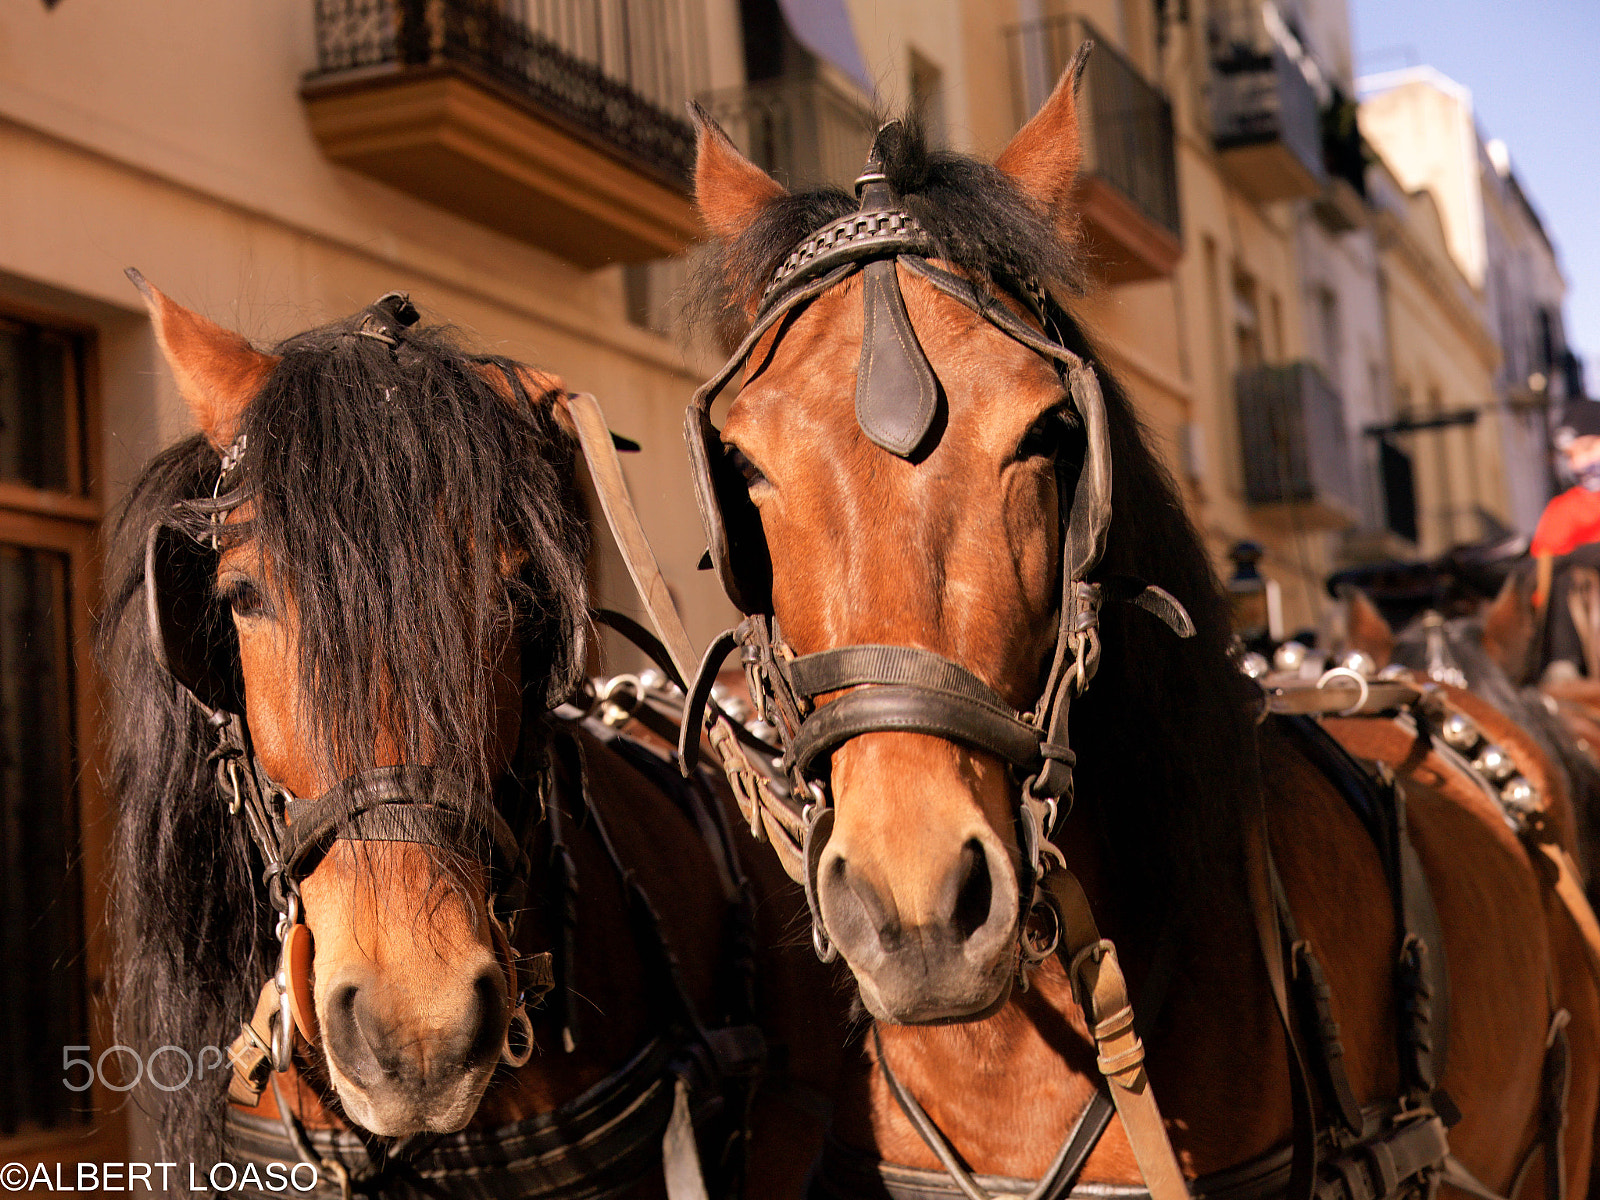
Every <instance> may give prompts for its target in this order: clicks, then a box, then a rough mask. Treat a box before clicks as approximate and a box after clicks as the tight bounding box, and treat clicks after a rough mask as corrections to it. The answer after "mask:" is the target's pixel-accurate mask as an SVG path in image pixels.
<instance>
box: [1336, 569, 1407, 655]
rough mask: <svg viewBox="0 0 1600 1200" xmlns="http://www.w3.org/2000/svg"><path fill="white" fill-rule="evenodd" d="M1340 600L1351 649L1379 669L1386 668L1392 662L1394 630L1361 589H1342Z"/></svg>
mask: <svg viewBox="0 0 1600 1200" xmlns="http://www.w3.org/2000/svg"><path fill="white" fill-rule="evenodd" d="M1340 596H1341V598H1342V599H1343V600H1344V602H1345V609H1346V616H1345V622H1346V635H1347V636H1348V638H1349V639H1350V648H1351V649H1352V650H1360V651H1361V652H1362V653H1364V654H1365V655H1366V656H1367V657H1368V658H1370V659H1372V661H1373V662H1374V663H1375V664H1376V665H1377V666H1378V667H1379V668H1380V669H1381V668H1383V667H1386V666H1388V665H1389V663H1390V662H1392V661H1393V660H1394V630H1392V629H1390V628H1389V622H1388V621H1385V620H1384V619H1383V614H1382V613H1381V612H1379V611H1378V606H1377V605H1376V604H1374V603H1373V602H1372V601H1371V600H1369V599H1368V598H1367V594H1366V593H1365V592H1363V591H1362V590H1361V589H1360V588H1356V587H1347V588H1342V589H1341V590H1340Z"/></svg>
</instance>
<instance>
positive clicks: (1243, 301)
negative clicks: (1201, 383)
mask: <svg viewBox="0 0 1600 1200" xmlns="http://www.w3.org/2000/svg"><path fill="white" fill-rule="evenodd" d="M1233 345H1234V355H1235V359H1234V361H1235V362H1236V363H1237V364H1238V366H1239V369H1240V370H1248V369H1249V368H1251V367H1259V366H1260V365H1261V364H1262V363H1263V362H1265V361H1266V352H1265V348H1264V347H1263V346H1262V338H1261V310H1260V309H1259V308H1258V307H1257V305H1256V281H1255V280H1254V279H1252V278H1251V277H1250V276H1249V275H1246V274H1245V273H1244V272H1242V271H1241V272H1239V273H1238V274H1236V275H1235V276H1234V277H1233Z"/></svg>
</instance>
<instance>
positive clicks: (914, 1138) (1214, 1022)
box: [839, 800, 1287, 1183]
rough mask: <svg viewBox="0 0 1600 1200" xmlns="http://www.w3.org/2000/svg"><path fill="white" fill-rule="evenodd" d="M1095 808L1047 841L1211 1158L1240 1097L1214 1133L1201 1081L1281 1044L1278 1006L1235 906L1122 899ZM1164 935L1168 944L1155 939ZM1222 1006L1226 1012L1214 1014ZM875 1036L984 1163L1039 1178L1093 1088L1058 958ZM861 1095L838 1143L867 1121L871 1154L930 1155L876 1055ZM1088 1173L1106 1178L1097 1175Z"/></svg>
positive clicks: (1179, 1112) (1262, 1101) (1273, 1093)
mask: <svg viewBox="0 0 1600 1200" xmlns="http://www.w3.org/2000/svg"><path fill="white" fill-rule="evenodd" d="M1111 802H1114V800H1113V801H1111ZM1096 817H1097V814H1096V813H1095V811H1094V805H1093V803H1092V802H1080V805H1079V807H1078V809H1077V811H1075V812H1074V813H1072V814H1071V815H1070V816H1069V817H1068V818H1066V819H1065V820H1064V821H1063V822H1062V825H1061V827H1060V828H1059V829H1058V832H1057V836H1056V841H1057V843H1058V845H1059V846H1060V848H1061V850H1062V853H1063V856H1064V858H1065V859H1066V863H1067V868H1068V869H1069V870H1071V871H1072V872H1073V873H1074V874H1075V875H1077V877H1078V879H1079V881H1080V882H1081V883H1082V884H1083V888H1084V891H1085V893H1086V894H1087V896H1088V898H1089V902H1090V906H1091V909H1092V910H1093V912H1094V914H1095V918H1096V921H1097V923H1098V924H1099V926H1100V931H1101V933H1102V935H1103V936H1105V937H1108V938H1110V939H1111V940H1112V942H1113V943H1114V944H1115V945H1116V946H1117V948H1118V959H1119V961H1120V962H1121V965H1122V967H1123V970H1124V973H1125V974H1126V976H1127V979H1128V985H1129V991H1130V994H1131V996H1132V998H1133V1003H1134V1008H1135V1011H1136V1012H1140V1013H1141V1025H1142V1026H1143V1025H1147V1024H1153V1031H1152V1032H1150V1033H1147V1034H1146V1038H1145V1041H1146V1050H1147V1053H1148V1055H1149V1058H1148V1063H1149V1069H1150V1074H1151V1077H1152V1081H1153V1084H1154V1086H1155V1087H1156V1089H1157V1095H1158V1097H1159V1099H1160V1102H1161V1104H1162V1106H1163V1111H1164V1112H1166V1113H1167V1114H1168V1115H1169V1116H1174V1115H1176V1116H1179V1117H1181V1118H1183V1119H1184V1120H1185V1121H1186V1123H1187V1127H1188V1129H1189V1131H1190V1134H1191V1136H1192V1137H1194V1138H1195V1144H1196V1145H1200V1146H1204V1147H1205V1148H1204V1149H1202V1151H1201V1153H1202V1154H1204V1155H1206V1156H1207V1157H1208V1159H1209V1158H1212V1157H1215V1158H1217V1159H1220V1160H1222V1161H1232V1159H1231V1158H1229V1155H1234V1157H1237V1155H1235V1154H1234V1152H1235V1150H1236V1146H1235V1145H1234V1144H1232V1143H1231V1142H1230V1140H1229V1139H1230V1138H1232V1137H1236V1136H1237V1131H1238V1128H1239V1126H1238V1124H1237V1122H1238V1120H1239V1118H1240V1116H1241V1109H1240V1107H1239V1106H1237V1105H1235V1106H1230V1108H1229V1113H1228V1119H1230V1120H1233V1121H1234V1122H1235V1124H1234V1125H1233V1126H1232V1127H1231V1128H1226V1129H1217V1130H1215V1132H1213V1131H1212V1129H1211V1126H1212V1124H1213V1120H1214V1119H1213V1118H1211V1117H1210V1116H1209V1115H1208V1110H1209V1109H1211V1108H1214V1107H1215V1103H1214V1100H1213V1099H1212V1097H1211V1096H1210V1095H1208V1092H1214V1090H1215V1081H1216V1072H1217V1068H1218V1064H1220V1063H1226V1064H1228V1065H1229V1067H1230V1068H1235V1067H1237V1066H1238V1065H1239V1062H1240V1059H1239V1054H1238V1052H1239V1050H1240V1048H1241V1047H1246V1048H1250V1052H1251V1053H1255V1052H1257V1051H1260V1050H1262V1049H1263V1048H1266V1047H1278V1046H1281V1041H1275V1040H1274V1039H1275V1038H1277V1037H1278V1036H1279V1035H1278V1026H1277V1021H1276V1015H1275V1013H1274V1010H1273V1008H1272V1001H1271V992H1270V990H1269V987H1268V984H1267V982H1266V977H1265V973H1264V971H1263V969H1262V967H1261V966H1260V953H1259V952H1258V951H1257V950H1256V939H1255V933H1254V930H1253V928H1252V926H1251V924H1250V919H1249V910H1248V908H1247V907H1245V906H1244V905H1243V904H1242V903H1241V904H1225V905H1219V906H1218V911H1217V913H1216V914H1215V915H1213V914H1208V915H1207V916H1208V919H1206V920H1204V921H1200V922H1194V923H1187V924H1182V925H1180V924H1177V923H1174V924H1172V925H1171V926H1170V927H1169V928H1166V929H1163V928H1155V927H1152V923H1151V922H1150V921H1149V920H1148V919H1147V918H1146V917H1145V916H1143V915H1141V914H1140V913H1139V912H1137V911H1135V910H1134V909H1133V908H1132V907H1130V906H1129V905H1128V904H1127V903H1126V902H1125V900H1124V893H1123V892H1122V889H1121V888H1119V886H1118V881H1117V880H1115V879H1114V878H1112V875H1111V872H1112V870H1113V868H1111V867H1110V866H1109V857H1108V854H1107V851H1106V849H1105V846H1104V841H1103V839H1102V838H1101V837H1100V836H1099V834H1098V831H1097V828H1096V827H1097V825H1098V822H1097V820H1096ZM1213 916H1214V919H1213ZM1163 941H1170V942H1171V943H1172V944H1171V945H1168V946H1163V945H1162V943H1163ZM1158 953H1159V954H1160V955H1161V956H1163V958H1165V957H1166V956H1168V955H1171V956H1173V960H1172V964H1171V967H1172V982H1171V983H1169V984H1168V985H1167V987H1166V989H1165V994H1164V996H1163V997H1162V1002H1161V1008H1160V1010H1159V1016H1158V1019H1156V1020H1155V1021H1153V1022H1151V1021H1150V1018H1149V1016H1147V1015H1146V1014H1144V1013H1142V1012H1141V1007H1140V1006H1141V998H1142V997H1143V998H1145V999H1148V996H1149V992H1148V990H1147V988H1146V982H1147V980H1148V979H1149V978H1150V976H1151V968H1152V964H1153V961H1154V959H1155V957H1156V955H1157V954H1158ZM1164 969H1165V968H1164ZM1219 1013H1225V1014H1227V1017H1226V1019H1223V1020H1219V1019H1218V1014H1219ZM1150 1015H1152V1016H1153V1015H1155V1014H1150ZM877 1033H878V1036H879V1038H880V1039H881V1043H882V1046H883V1048H884V1053H885V1055H886V1056H887V1057H888V1059H889V1063H890V1066H891V1067H892V1069H893V1071H894V1073H895V1075H896V1077H897V1078H898V1079H899V1080H900V1081H901V1083H902V1084H904V1085H905V1086H906V1088H907V1089H908V1090H909V1091H910V1092H911V1094H912V1095H913V1096H915V1097H916V1098H917V1100H918V1101H919V1102H920V1103H921V1104H922V1106H923V1107H924V1109H925V1110H926V1111H927V1112H928V1114H929V1115H930V1116H931V1117H932V1118H933V1120H934V1122H935V1123H936V1124H937V1125H938V1126H939V1127H940V1128H941V1129H942V1130H943V1131H944V1132H945V1134H946V1135H947V1136H948V1137H949V1138H950V1139H951V1141H952V1142H953V1143H954V1144H955V1146H956V1147H957V1149H958V1150H960V1152H961V1153H962V1154H963V1156H964V1157H966V1158H967V1159H968V1161H969V1162H970V1163H972V1164H973V1166H974V1167H975V1169H978V1170H980V1171H982V1172H984V1173H992V1174H1007V1175H1012V1176H1016V1177H1020V1178H1028V1179H1033V1178H1038V1177H1039V1176H1040V1175H1041V1174H1042V1173H1043V1172H1044V1171H1045V1169H1046V1168H1047V1167H1048V1165H1049V1163H1050V1161H1051V1159H1052V1158H1053V1157H1054V1155H1055V1154H1056V1152H1057V1151H1058V1150H1059V1149H1060V1146H1061V1142H1062V1140H1063V1138H1064V1136H1065V1133H1066V1131H1067V1129H1068V1128H1070V1126H1071V1123H1072V1122H1073V1121H1074V1120H1075V1119H1076V1117H1077V1114H1079V1113H1080V1112H1082V1111H1083V1110H1084V1108H1085V1106H1086V1105H1087V1104H1088V1103H1089V1100H1090V1098H1091V1096H1092V1094H1093V1092H1094V1091H1095V1090H1096V1088H1097V1087H1098V1086H1099V1085H1100V1076H1099V1072H1098V1069H1097V1067H1096V1050H1095V1048H1094V1043H1093V1040H1092V1038H1091V1037H1090V1034H1089V1030H1088V1027H1087V1023H1086V1021H1085V1018H1084V1015H1083V1013H1082V1010H1080V1009H1079V1007H1078V1005H1077V1002H1076V1001H1075V999H1074V998H1073V995H1072V989H1071V986H1070V985H1069V983H1068V981H1067V975H1066V970H1065V967H1064V965H1063V963H1062V961H1061V959H1060V957H1059V956H1052V957H1051V958H1049V959H1047V960H1046V961H1045V962H1044V963H1043V964H1041V966H1040V967H1039V968H1038V969H1037V970H1035V971H1034V972H1032V977H1031V979H1030V981H1029V986H1028V989H1027V990H1026V991H1023V990H1022V989H1021V988H1020V987H1013V989H1012V992H1011V995H1010V996H1009V998H1008V999H1007V1000H1006V1001H1005V1003H1004V1004H1002V1006H1001V1007H1000V1008H999V1009H998V1010H997V1011H996V1012H995V1013H994V1014H993V1015H991V1016H989V1017H986V1018H984V1019H982V1020H978V1021H971V1022H966V1023H962V1024H954V1025H945V1026H920V1027H918V1026H890V1025H881V1024H880V1025H879V1026H878V1027H877ZM1265 1053H1267V1054H1270V1053H1271V1051H1270V1050H1266V1051H1265ZM1280 1061H1281V1056H1280ZM1236 1073H1237V1072H1236ZM1256 1092H1257V1093H1258V1094H1259V1095H1258V1096H1257V1097H1252V1099H1253V1100H1254V1101H1255V1102H1256V1104H1257V1106H1258V1107H1261V1108H1263V1109H1264V1110H1266V1111H1268V1112H1269V1113H1270V1111H1271V1109H1272V1105H1273V1104H1274V1103H1276V1101H1277V1100H1279V1099H1282V1100H1283V1103H1284V1106H1285V1107H1286V1106H1287V1099H1286V1097H1285V1096H1283V1095H1280V1094H1279V1093H1278V1092H1277V1089H1276V1088H1268V1087H1260V1088H1257V1089H1256ZM859 1096H860V1099H859V1105H860V1107H859V1109H858V1110H857V1111H855V1112H849V1111H847V1112H846V1113H845V1115H844V1117H843V1119H842V1120H841V1122H840V1125H839V1128H840V1129H841V1130H842V1131H843V1135H844V1137H845V1138H846V1140H850V1141H855V1142H860V1141H861V1140H862V1139H861V1136H860V1135H861V1134H863V1133H865V1132H866V1131H868V1130H870V1131H871V1133H870V1137H871V1139H872V1142H873V1143H874V1144H873V1145H872V1147H871V1149H872V1152H873V1153H875V1154H876V1155H878V1156H879V1157H881V1158H883V1159H884V1160H885V1161H890V1162H900V1163H906V1164H910V1165H921V1166H925V1167H933V1166H935V1165H936V1164H935V1162H934V1160H933V1158H932V1155H931V1153H930V1152H929V1151H928V1150H927V1148H926V1147H925V1145H924V1144H923V1142H922V1140H921V1138H920V1137H919V1136H918V1134H917V1133H916V1132H915V1131H914V1130H913V1129H912V1127H911V1125H910V1123H909V1122H908V1121H906V1120H905V1118H904V1116H903V1115H902V1113H901V1111H900V1108H899V1105H898V1103H897V1102H896V1101H895V1099H894V1098H893V1095H892V1094H891V1092H890V1091H889V1088H888V1085H887V1083H886V1081H885V1080H884V1078H883V1075H882V1072H881V1070H880V1069H879V1068H878V1067H877V1066H874V1067H873V1069H872V1074H871V1078H870V1080H869V1082H868V1084H867V1086H866V1087H865V1088H863V1089H861V1092H860V1093H859ZM1245 1119H1246V1120H1248V1115H1247V1114H1246V1116H1245ZM1263 1119H1264V1121H1266V1122H1270V1120H1271V1119H1272V1118H1271V1117H1270V1115H1269V1116H1267V1117H1265V1118H1263ZM852 1132H854V1133H855V1134H856V1135H857V1136H856V1137H855V1138H852V1137H851V1134H852ZM1213 1142H1214V1143H1215V1149H1214V1152H1213V1150H1212V1147H1211V1143H1213ZM1262 1144H1263V1146H1264V1145H1267V1144H1270V1138H1267V1137H1263V1139H1262ZM1091 1161H1094V1160H1091ZM1103 1163H1105V1160H1101V1161H1100V1162H1096V1164H1095V1165H1096V1170H1097V1171H1111V1172H1112V1173H1113V1174H1115V1172H1116V1171H1118V1170H1121V1169H1122V1166H1123V1165H1125V1164H1119V1163H1118V1162H1117V1161H1116V1160H1114V1159H1113V1160H1112V1161H1111V1163H1110V1164H1109V1165H1102V1164H1103ZM1219 1165H1220V1164H1219ZM1093 1177H1094V1178H1097V1179H1100V1178H1106V1179H1107V1180H1108V1181H1116V1180H1113V1179H1110V1178H1109V1177H1108V1176H1106V1175H1104V1174H1098V1173H1097V1174H1095V1175H1094V1176H1093ZM1123 1181H1125V1182H1129V1183H1136V1182H1138V1177H1137V1175H1135V1174H1129V1175H1127V1177H1126V1179H1125V1180H1123Z"/></svg>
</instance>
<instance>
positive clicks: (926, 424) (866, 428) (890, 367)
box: [856, 121, 940, 458]
mask: <svg viewBox="0 0 1600 1200" xmlns="http://www.w3.org/2000/svg"><path fill="white" fill-rule="evenodd" d="M898 125H899V122H898V121H891V122H889V123H888V124H887V125H885V126H883V128H881V129H880V130H878V136H877V137H876V138H874V139H873V143H872V151H871V153H869V154H868V155H867V165H866V168H865V169H864V170H863V171H862V173H861V175H860V177H859V178H858V179H857V180H856V194H857V195H858V196H860V197H861V212H862V213H863V214H869V213H890V212H895V211H897V210H899V208H900V198H899V197H898V196H896V195H895V193H894V188H893V187H892V186H890V183H889V180H888V177H887V176H885V174H884V171H883V163H884V151H883V142H884V139H885V137H887V136H892V135H894V134H896V133H898ZM861 274H862V287H861V306H862V331H861V362H860V365H859V367H858V368H857V370H856V421H857V422H858V423H859V424H860V426H861V432H863V433H864V434H866V435H867V437H869V438H870V439H871V440H872V441H873V442H874V443H876V444H877V445H879V446H882V447H883V448H884V449H885V450H887V451H889V453H891V454H896V455H899V456H900V457H901V458H911V457H913V456H914V455H916V453H917V451H918V450H919V449H920V448H922V447H923V445H924V443H925V442H926V441H927V439H928V431H929V430H930V429H931V428H932V427H933V424H934V420H935V418H936V417H937V416H938V409H939V402H940V389H939V377H938V376H937V375H936V374H935V373H934V370H933V367H932V366H931V365H930V364H929V362H928V358H927V355H925V354H924V353H923V352H922V346H921V344H920V343H919V342H918V341H917V334H916V331H915V330H914V329H912V327H911V318H910V316H909V315H907V313H906V302H905V298H904V297H903V296H902V295H901V294H900V274H899V270H898V269H897V267H896V265H895V259H893V258H879V259H874V260H872V261H870V262H868V263H867V265H866V266H865V267H864V268H862V272H861Z"/></svg>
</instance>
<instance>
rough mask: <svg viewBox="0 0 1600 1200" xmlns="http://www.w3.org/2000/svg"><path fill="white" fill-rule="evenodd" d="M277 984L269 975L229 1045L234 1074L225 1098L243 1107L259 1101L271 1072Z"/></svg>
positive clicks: (229, 1081) (250, 1106)
mask: <svg viewBox="0 0 1600 1200" xmlns="http://www.w3.org/2000/svg"><path fill="white" fill-rule="evenodd" d="M278 1011H279V1009H278V986H277V982H276V980H274V979H271V978H269V979H268V980H267V981H266V982H265V983H263V984H262V985H261V992H260V994H259V995H258V996H257V997H256V1010H255V1012H254V1013H252V1014H251V1016H250V1020H248V1021H247V1022H245V1023H244V1024H242V1025H240V1026H239V1036H238V1037H236V1038H234V1039H233V1044H232V1045H230V1046H229V1047H228V1061H229V1062H230V1063H231V1064H232V1066H233V1075H232V1076H231V1077H230V1078H229V1080H228V1099H229V1100H231V1101H233V1103H235V1104H241V1105H243V1106H244V1107H246V1108H254V1107H255V1106H256V1105H257V1104H259V1103H261V1093H262V1092H264V1091H266V1088H267V1080H268V1079H269V1078H270V1077H271V1075H272V1049H271V1047H272V1025H273V1017H275V1016H277V1015H278Z"/></svg>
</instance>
